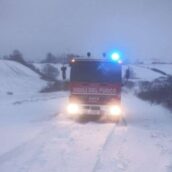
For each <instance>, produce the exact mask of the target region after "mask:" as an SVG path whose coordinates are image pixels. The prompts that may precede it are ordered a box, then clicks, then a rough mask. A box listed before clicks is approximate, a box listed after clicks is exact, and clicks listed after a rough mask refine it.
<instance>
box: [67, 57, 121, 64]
mask: <svg viewBox="0 0 172 172" xmlns="http://www.w3.org/2000/svg"><path fill="white" fill-rule="evenodd" d="M77 61H79V62H81V61H83V62H91V61H94V62H113V63H118V62H116V61H112V60H111V59H107V58H85V57H84V58H73V59H71V61H70V63H74V62H77Z"/></svg>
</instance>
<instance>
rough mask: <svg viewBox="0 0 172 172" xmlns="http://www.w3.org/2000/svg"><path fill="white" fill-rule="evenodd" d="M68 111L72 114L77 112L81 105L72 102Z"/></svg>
mask: <svg viewBox="0 0 172 172" xmlns="http://www.w3.org/2000/svg"><path fill="white" fill-rule="evenodd" d="M67 111H68V113H70V114H76V113H78V111H79V107H78V105H77V104H74V103H71V104H69V105H68V107H67Z"/></svg>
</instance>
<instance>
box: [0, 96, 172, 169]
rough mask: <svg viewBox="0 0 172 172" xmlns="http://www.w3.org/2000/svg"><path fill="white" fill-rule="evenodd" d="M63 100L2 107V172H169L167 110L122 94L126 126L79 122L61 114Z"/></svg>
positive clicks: (171, 120)
mask: <svg viewBox="0 0 172 172" xmlns="http://www.w3.org/2000/svg"><path fill="white" fill-rule="evenodd" d="M66 97H67V93H64V94H59V95H55V96H54V95H53V94H51V95H45V96H37V97H35V98H34V97H32V98H30V99H26V98H25V99H20V100H16V101H13V102H10V101H9V102H8V107H7V106H6V105H4V102H3V103H2V104H1V107H2V108H4V109H3V112H5V114H4V115H1V122H0V126H1V128H0V134H1V142H0V172H11V171H12V172H81V171H82V172H124V171H126V172H138V171H139V172H153V171H156V172H172V147H171V145H172V125H171V124H172V116H171V113H170V112H169V111H167V110H166V109H163V108H162V107H160V106H155V105H150V104H148V103H147V102H143V101H141V100H139V99H138V98H136V97H135V96H133V95H132V94H129V93H123V96H122V102H123V105H124V107H125V112H126V121H127V125H125V124H123V123H120V124H113V123H99V122H96V121H88V122H87V123H78V122H74V121H72V120H69V119H68V118H67V117H66V116H65V114H64V113H61V112H60V110H59V109H63V107H64V106H65V104H66ZM14 102H17V103H14ZM5 108H6V109H5ZM7 109H9V110H7ZM11 113H13V114H11ZM9 118H13V119H9Z"/></svg>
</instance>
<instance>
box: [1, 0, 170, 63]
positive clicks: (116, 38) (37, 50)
mask: <svg viewBox="0 0 172 172" xmlns="http://www.w3.org/2000/svg"><path fill="white" fill-rule="evenodd" d="M14 49H19V50H20V51H21V52H22V53H23V54H24V57H25V58H28V59H41V58H44V57H45V54H46V53H47V52H49V51H50V52H52V53H54V54H61V53H76V54H82V55H83V54H85V53H86V52H87V51H91V52H92V53H93V54H94V55H96V56H98V55H99V54H101V53H102V52H109V51H111V50H112V49H119V50H120V51H122V52H123V56H125V57H128V58H130V59H136V58H142V59H147V58H164V59H167V60H168V59H169V60H170V59H172V0H0V56H2V55H5V54H9V53H11V52H12V51H13V50H14Z"/></svg>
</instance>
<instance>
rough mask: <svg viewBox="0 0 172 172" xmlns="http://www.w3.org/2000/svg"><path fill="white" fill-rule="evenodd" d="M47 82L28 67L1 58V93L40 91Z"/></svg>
mask: <svg viewBox="0 0 172 172" xmlns="http://www.w3.org/2000/svg"><path fill="white" fill-rule="evenodd" d="M45 85H46V82H45V81H43V80H41V79H40V76H39V75H38V74H37V73H35V72H33V71H32V70H31V69H29V68H28V67H26V66H24V65H22V64H20V63H17V62H14V61H8V60H0V94H23V93H24V94H27V93H35V92H39V91H40V90H41V88H42V87H44V86H45Z"/></svg>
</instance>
